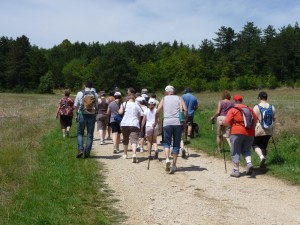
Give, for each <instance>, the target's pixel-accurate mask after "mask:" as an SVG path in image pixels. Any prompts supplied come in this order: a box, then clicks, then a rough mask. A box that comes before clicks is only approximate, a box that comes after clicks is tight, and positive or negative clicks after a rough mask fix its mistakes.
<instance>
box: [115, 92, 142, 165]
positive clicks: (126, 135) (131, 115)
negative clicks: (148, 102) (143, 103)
mask: <svg viewBox="0 0 300 225" xmlns="http://www.w3.org/2000/svg"><path fill="white" fill-rule="evenodd" d="M127 99H128V100H127V101H126V102H123V104H122V105H121V107H120V109H119V113H120V114H123V113H124V116H123V119H122V121H121V130H122V135H123V148H124V155H123V157H124V158H125V159H127V158H128V156H127V150H128V144H129V141H130V143H131V147H132V153H133V155H132V162H133V163H137V156H136V148H137V145H138V142H139V132H140V115H141V113H142V109H141V107H140V106H139V105H138V104H137V103H136V102H135V97H134V96H133V95H129V96H127Z"/></svg>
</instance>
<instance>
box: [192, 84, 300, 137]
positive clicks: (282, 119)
mask: <svg viewBox="0 0 300 225" xmlns="http://www.w3.org/2000/svg"><path fill="white" fill-rule="evenodd" d="M259 92H260V91H238V92H235V91H233V92H231V95H232V96H233V95H234V94H236V93H239V94H241V95H242V96H243V101H244V103H245V104H246V105H248V106H251V107H253V106H254V105H255V104H258V103H259V101H258V100H257V96H258V93H259ZM266 92H267V93H268V98H269V99H268V101H269V102H270V103H271V104H273V105H274V106H275V108H276V117H277V121H276V129H275V130H276V132H280V131H287V132H291V133H295V132H300V120H299V118H300V97H299V96H300V89H299V88H298V89H291V88H281V89H276V90H266ZM196 96H197V98H198V100H199V106H200V110H209V111H211V110H213V111H215V110H216V109H217V104H218V101H219V100H220V99H221V93H209V92H204V93H198V94H196ZM208 119H209V118H208Z"/></svg>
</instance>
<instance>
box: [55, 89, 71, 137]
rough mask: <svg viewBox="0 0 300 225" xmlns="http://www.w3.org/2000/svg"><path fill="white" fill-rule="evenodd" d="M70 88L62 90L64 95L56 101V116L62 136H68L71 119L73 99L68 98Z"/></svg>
mask: <svg viewBox="0 0 300 225" xmlns="http://www.w3.org/2000/svg"><path fill="white" fill-rule="evenodd" d="M70 93H71V92H70V90H69V89H66V90H65V91H64V94H65V96H64V97H63V98H61V99H60V100H59V102H58V108H57V111H56V118H57V119H58V117H59V122H60V127H61V130H62V133H63V137H68V136H69V133H70V128H71V126H72V120H73V110H74V101H73V100H72V99H71V98H70Z"/></svg>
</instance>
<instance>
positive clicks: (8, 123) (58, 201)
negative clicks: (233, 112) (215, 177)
mask: <svg viewBox="0 0 300 225" xmlns="http://www.w3.org/2000/svg"><path fill="white" fill-rule="evenodd" d="M258 92H259V91H243V92H239V93H240V94H242V95H243V97H244V102H245V104H247V105H249V106H254V105H255V104H257V103H258V101H257V95H258ZM267 92H268V94H269V101H270V102H271V103H272V104H274V105H275V107H276V110H277V112H276V113H277V121H276V127H275V129H276V132H275V135H274V139H275V143H276V147H277V148H276V149H275V148H274V145H273V143H272V142H271V143H270V144H269V155H268V159H267V168H268V169H267V171H265V172H266V173H267V174H271V175H274V176H277V177H279V178H281V179H284V180H287V181H289V182H290V183H293V184H300V168H299V165H300V147H299V146H300V135H299V134H300V120H299V118H300V98H299V96H300V89H278V90H268V91H267ZM234 93H236V92H232V94H234ZM195 95H196V96H197V98H198V100H199V110H197V112H196V115H195V121H196V122H197V123H198V124H199V126H200V135H199V136H198V137H196V138H194V139H192V141H191V146H192V147H194V148H197V149H201V151H205V152H207V153H208V154H210V155H214V156H215V157H218V158H220V160H221V158H222V155H215V154H214V153H215V150H216V142H215V132H216V130H215V129H214V133H212V127H211V121H210V117H211V116H212V114H213V112H214V111H215V110H216V108H217V103H218V101H219V100H220V96H221V93H209V92H204V93H197V94H195ZM60 97H61V95H36V94H3V93H2V94H0V102H1V106H0V141H1V149H0V154H1V157H0V179H1V180H0V191H1V195H0V224H18V225H19V224H83V223H84V224H115V223H118V222H120V221H121V220H122V219H124V218H125V217H124V215H123V214H122V213H120V212H118V211H117V210H116V209H114V207H113V203H114V202H115V201H116V200H115V199H114V198H113V193H112V192H111V190H110V189H109V188H108V187H107V186H106V184H105V166H104V165H102V164H100V163H98V162H97V161H95V160H77V159H76V158H75V155H76V146H77V144H76V125H75V124H74V125H73V127H72V129H71V137H70V138H68V139H63V138H62V135H61V131H60V127H59V122H58V120H56V119H55V112H56V107H57V103H58V100H59V98H60ZM212 138H213V139H212ZM226 156H227V167H228V170H229V169H231V164H230V155H229V149H228V146H226ZM253 159H254V165H256V166H257V165H258V158H257V157H256V155H255V154H253ZM200 160H201V159H200ZM220 172H222V173H223V172H224V171H220Z"/></svg>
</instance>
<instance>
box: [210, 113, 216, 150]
mask: <svg viewBox="0 0 300 225" xmlns="http://www.w3.org/2000/svg"><path fill="white" fill-rule="evenodd" d="M214 124H215V118H214V117H213V118H212V119H211V146H212V149H213V152H214Z"/></svg>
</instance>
